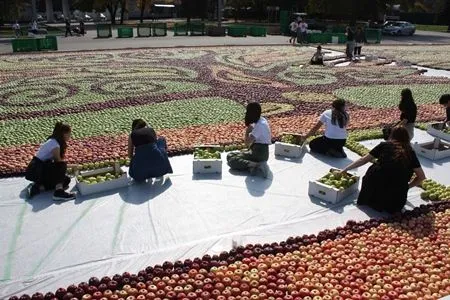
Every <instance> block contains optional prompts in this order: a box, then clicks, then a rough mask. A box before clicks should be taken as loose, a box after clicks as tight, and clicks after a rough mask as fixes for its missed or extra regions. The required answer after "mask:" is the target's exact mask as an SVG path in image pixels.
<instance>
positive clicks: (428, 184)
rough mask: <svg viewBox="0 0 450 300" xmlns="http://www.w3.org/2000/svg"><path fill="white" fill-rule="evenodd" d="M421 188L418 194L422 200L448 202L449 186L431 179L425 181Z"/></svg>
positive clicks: (449, 195) (449, 197)
mask: <svg viewBox="0 0 450 300" xmlns="http://www.w3.org/2000/svg"><path fill="white" fill-rule="evenodd" d="M421 187H422V188H423V189H424V191H423V192H422V193H421V194H420V197H421V198H422V199H423V200H431V201H450V186H445V185H443V184H440V183H437V182H436V181H433V180H431V179H425V180H424V181H423V182H422V185H421Z"/></svg>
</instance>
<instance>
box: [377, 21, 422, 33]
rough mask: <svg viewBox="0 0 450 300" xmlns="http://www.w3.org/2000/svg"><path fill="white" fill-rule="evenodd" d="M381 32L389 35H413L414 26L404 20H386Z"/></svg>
mask: <svg viewBox="0 0 450 300" xmlns="http://www.w3.org/2000/svg"><path fill="white" fill-rule="evenodd" d="M382 32H383V34H389V35H413V34H414V32H416V26H415V25H414V24H411V23H409V22H404V21H387V22H386V23H384V25H383V30H382Z"/></svg>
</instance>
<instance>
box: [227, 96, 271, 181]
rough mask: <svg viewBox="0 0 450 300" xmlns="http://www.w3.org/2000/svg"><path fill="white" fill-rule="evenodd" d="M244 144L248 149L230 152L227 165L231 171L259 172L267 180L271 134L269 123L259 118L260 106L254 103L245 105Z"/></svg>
mask: <svg viewBox="0 0 450 300" xmlns="http://www.w3.org/2000/svg"><path fill="white" fill-rule="evenodd" d="M245 125H246V126H247V129H246V131H245V138H244V139H245V144H246V145H247V147H248V148H249V149H248V150H247V151H243V152H232V153H229V154H228V156H227V162H228V165H229V166H230V168H231V169H232V170H236V171H248V172H250V173H251V174H252V175H254V174H256V172H257V171H258V170H259V171H261V175H262V176H263V177H264V178H267V175H268V174H267V173H268V169H267V164H266V163H265V162H267V161H268V160H269V145H270V144H272V134H271V132H270V127H269V123H268V122H267V120H266V119H265V118H264V117H261V105H260V104H259V103H256V102H252V103H249V104H248V105H247V111H246V114H245Z"/></svg>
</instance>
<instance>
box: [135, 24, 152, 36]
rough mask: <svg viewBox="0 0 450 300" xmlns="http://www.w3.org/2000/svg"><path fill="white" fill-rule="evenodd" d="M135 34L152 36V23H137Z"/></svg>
mask: <svg viewBox="0 0 450 300" xmlns="http://www.w3.org/2000/svg"><path fill="white" fill-rule="evenodd" d="M137 36H138V37H150V36H152V25H151V24H138V27H137Z"/></svg>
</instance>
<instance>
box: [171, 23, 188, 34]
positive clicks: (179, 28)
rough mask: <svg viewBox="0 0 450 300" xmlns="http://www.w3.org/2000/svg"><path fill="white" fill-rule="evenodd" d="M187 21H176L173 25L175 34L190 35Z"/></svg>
mask: <svg viewBox="0 0 450 300" xmlns="http://www.w3.org/2000/svg"><path fill="white" fill-rule="evenodd" d="M188 27H189V26H188V24H187V23H175V24H174V25H173V32H174V35H175V36H186V35H188V32H189V28H188Z"/></svg>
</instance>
